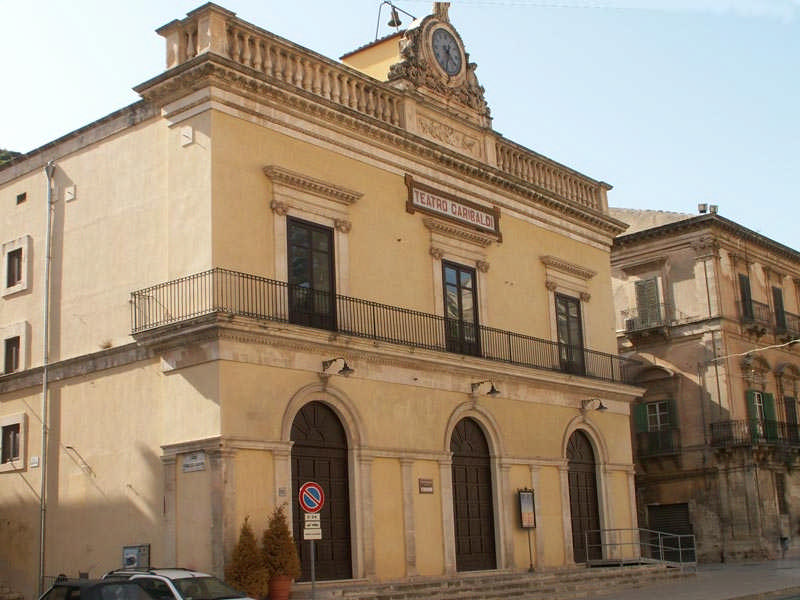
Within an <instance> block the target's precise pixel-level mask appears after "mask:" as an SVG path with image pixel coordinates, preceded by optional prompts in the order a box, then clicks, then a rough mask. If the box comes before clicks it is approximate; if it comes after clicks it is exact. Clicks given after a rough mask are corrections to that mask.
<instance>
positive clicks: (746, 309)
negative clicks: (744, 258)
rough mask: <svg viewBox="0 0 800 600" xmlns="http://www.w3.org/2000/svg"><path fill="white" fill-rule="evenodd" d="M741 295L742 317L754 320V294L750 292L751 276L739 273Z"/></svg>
mask: <svg viewBox="0 0 800 600" xmlns="http://www.w3.org/2000/svg"><path fill="white" fill-rule="evenodd" d="M739 296H740V298H741V302H742V318H743V319H748V320H750V321H752V320H753V316H754V315H753V296H752V295H751V293H750V277H748V276H747V275H744V274H742V273H739Z"/></svg>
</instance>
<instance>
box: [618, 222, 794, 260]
mask: <svg viewBox="0 0 800 600" xmlns="http://www.w3.org/2000/svg"><path fill="white" fill-rule="evenodd" d="M703 229H708V230H711V235H710V236H709V237H711V238H713V240H716V241H717V243H718V245H719V246H720V247H724V246H725V242H726V239H725V237H724V236H722V235H721V234H728V235H729V236H731V237H733V238H738V239H740V240H744V241H747V242H750V243H752V244H754V245H756V246H758V247H760V248H763V249H764V250H766V251H768V252H772V253H775V254H777V255H779V256H782V257H783V258H786V259H788V260H790V261H791V262H793V263H795V264H800V252H798V251H797V250H795V249H793V248H790V247H788V246H784V245H783V244H781V243H780V242H776V241H775V240H772V239H770V238H768V237H766V236H763V235H761V234H760V233H756V232H755V231H753V230H752V229H748V228H747V227H744V226H742V225H739V224H738V223H735V222H734V221H731V220H730V219H726V218H725V217H722V216H720V215H718V214H713V213H709V214H703V215H698V216H696V217H692V218H690V219H683V220H681V221H676V222H674V223H668V224H666V225H660V226H658V227H651V228H649V229H644V230H642V231H637V232H634V233H629V234H625V235H620V236H618V237H616V238H615V239H614V250H618V249H621V248H626V247H629V246H633V245H635V244H640V243H642V242H644V241H646V240H653V239H658V238H669V237H673V236H677V235H681V234H684V233H688V232H692V231H700V230H703Z"/></svg>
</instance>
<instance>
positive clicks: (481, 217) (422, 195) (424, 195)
mask: <svg viewBox="0 0 800 600" xmlns="http://www.w3.org/2000/svg"><path fill="white" fill-rule="evenodd" d="M405 180H406V186H407V187H408V201H407V202H406V210H407V211H408V212H410V213H413V212H415V211H417V210H419V211H420V212H425V213H428V214H431V215H435V216H438V217H444V218H446V219H449V220H451V221H455V222H456V223H459V224H460V225H467V226H469V227H475V228H477V229H480V230H482V231H488V232H491V233H493V234H495V235H496V236H497V237H498V238H500V210H499V209H498V208H497V207H492V208H487V207H485V206H480V205H478V204H475V203H473V202H469V201H467V200H463V199H461V198H457V197H455V196H452V195H450V194H448V193H446V192H442V191H440V190H436V189H434V188H432V187H429V186H427V185H424V184H421V183H418V182H416V181H414V178H413V177H412V176H411V175H406V177H405Z"/></svg>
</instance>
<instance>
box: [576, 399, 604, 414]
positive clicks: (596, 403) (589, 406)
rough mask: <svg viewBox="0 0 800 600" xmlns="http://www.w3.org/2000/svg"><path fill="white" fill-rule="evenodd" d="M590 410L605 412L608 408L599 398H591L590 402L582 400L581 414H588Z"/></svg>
mask: <svg viewBox="0 0 800 600" xmlns="http://www.w3.org/2000/svg"><path fill="white" fill-rule="evenodd" d="M590 410H599V411H600V412H603V411H605V410H608V407H607V406H606V405H605V404H603V401H602V400H599V399H598V398H589V399H588V400H581V412H584V413H585V412H588V411H590Z"/></svg>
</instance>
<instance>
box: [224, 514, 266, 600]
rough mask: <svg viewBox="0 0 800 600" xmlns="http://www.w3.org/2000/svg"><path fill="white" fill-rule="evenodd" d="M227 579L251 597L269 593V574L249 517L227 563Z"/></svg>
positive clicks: (245, 520) (261, 596) (246, 518)
mask: <svg viewBox="0 0 800 600" xmlns="http://www.w3.org/2000/svg"><path fill="white" fill-rule="evenodd" d="M225 581H226V582H227V583H228V584H230V585H231V586H233V587H234V588H236V589H237V590H239V591H241V592H244V593H245V594H247V595H248V596H249V597H251V598H263V597H265V596H266V595H267V584H268V581H269V574H268V573H267V569H266V567H265V566H264V557H263V556H262V552H261V551H260V549H259V547H258V542H256V536H255V534H254V533H253V528H252V527H250V523H248V517H245V519H244V523H243V524H242V529H241V531H240V532H239V541H238V542H237V543H236V547H235V548H234V549H233V554H232V555H231V560H230V561H229V562H228V564H226V565H225Z"/></svg>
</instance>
